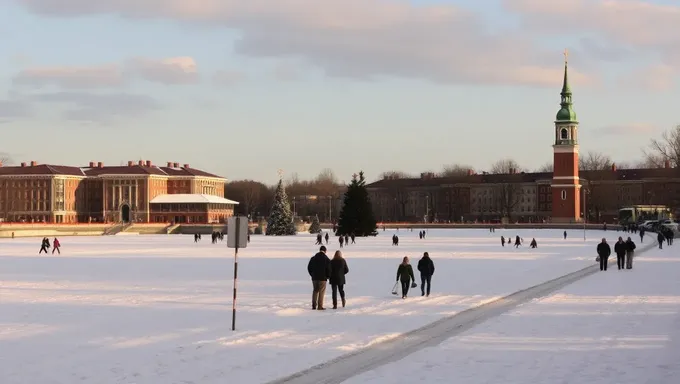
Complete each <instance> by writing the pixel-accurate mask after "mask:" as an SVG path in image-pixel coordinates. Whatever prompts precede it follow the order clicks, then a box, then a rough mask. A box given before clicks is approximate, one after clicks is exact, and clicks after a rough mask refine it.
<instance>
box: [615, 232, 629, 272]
mask: <svg viewBox="0 0 680 384" xmlns="http://www.w3.org/2000/svg"><path fill="white" fill-rule="evenodd" d="M614 253H616V265H617V266H618V267H619V270H621V269H624V268H625V267H626V243H624V242H623V238H621V237H619V241H617V242H616V244H614Z"/></svg>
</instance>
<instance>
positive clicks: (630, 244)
mask: <svg viewBox="0 0 680 384" xmlns="http://www.w3.org/2000/svg"><path fill="white" fill-rule="evenodd" d="M634 250H635V243H634V242H633V240H626V251H628V252H633V251H634Z"/></svg>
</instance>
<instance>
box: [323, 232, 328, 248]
mask: <svg viewBox="0 0 680 384" xmlns="http://www.w3.org/2000/svg"><path fill="white" fill-rule="evenodd" d="M324 238H325V239H326V245H328V232H326V236H325V237H324Z"/></svg>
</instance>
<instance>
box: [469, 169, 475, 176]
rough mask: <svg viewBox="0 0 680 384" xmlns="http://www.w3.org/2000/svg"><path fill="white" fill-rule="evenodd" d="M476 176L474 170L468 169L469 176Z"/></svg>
mask: <svg viewBox="0 0 680 384" xmlns="http://www.w3.org/2000/svg"><path fill="white" fill-rule="evenodd" d="M474 174H475V172H474V171H473V170H472V169H468V172H467V175H468V176H472V175H474Z"/></svg>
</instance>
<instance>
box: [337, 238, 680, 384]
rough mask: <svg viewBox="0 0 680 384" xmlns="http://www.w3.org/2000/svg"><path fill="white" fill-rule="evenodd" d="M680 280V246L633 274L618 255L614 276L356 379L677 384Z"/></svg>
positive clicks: (641, 262)
mask: <svg viewBox="0 0 680 384" xmlns="http://www.w3.org/2000/svg"><path fill="white" fill-rule="evenodd" d="M639 245H640V244H638V246H639ZM679 275H680V259H679V258H678V252H677V249H674V247H664V249H663V250H658V249H652V250H649V251H647V252H645V253H644V254H642V255H640V257H639V258H637V259H636V260H635V263H634V269H633V270H621V271H619V270H618V269H617V266H616V257H614V258H613V268H612V259H610V263H609V269H608V271H607V272H597V273H596V274H594V275H591V276H589V277H587V278H585V279H583V280H581V281H579V282H576V283H574V284H573V285H570V286H568V287H566V288H564V289H562V290H561V291H558V292H556V293H554V294H552V295H549V296H548V297H546V298H543V299H538V300H535V301H534V302H532V303H528V304H525V305H523V306H520V307H518V308H517V309H515V310H513V311H510V312H508V313H506V314H504V315H501V316H499V317H496V318H494V319H492V320H489V321H487V322H485V323H482V324H480V325H477V326H476V327H475V328H473V329H471V330H469V331H467V332H465V333H463V334H460V335H459V336H457V337H453V338H451V339H449V340H447V341H446V342H444V343H442V344H441V345H439V346H437V347H432V348H426V349H422V350H420V351H418V352H416V353H414V354H412V355H410V356H408V357H406V358H405V359H403V360H401V361H398V362H394V363H391V364H388V365H384V366H381V367H379V368H376V369H374V370H373V371H370V372H367V373H365V374H362V375H358V376H356V377H354V378H352V379H350V380H348V381H346V383H347V384H368V383H386V382H389V383H415V382H421V381H423V382H424V381H427V382H428V383H430V384H436V383H442V384H443V383H471V384H477V383H507V384H512V383H532V382H534V383H617V384H625V383H631V384H639V383H655V384H662V383H676V382H677V381H678V379H677V378H678V377H680V362H678V359H677V357H678V355H679V354H680V280H679V279H678V276H679Z"/></svg>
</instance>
